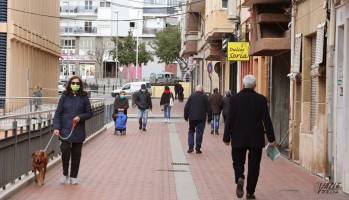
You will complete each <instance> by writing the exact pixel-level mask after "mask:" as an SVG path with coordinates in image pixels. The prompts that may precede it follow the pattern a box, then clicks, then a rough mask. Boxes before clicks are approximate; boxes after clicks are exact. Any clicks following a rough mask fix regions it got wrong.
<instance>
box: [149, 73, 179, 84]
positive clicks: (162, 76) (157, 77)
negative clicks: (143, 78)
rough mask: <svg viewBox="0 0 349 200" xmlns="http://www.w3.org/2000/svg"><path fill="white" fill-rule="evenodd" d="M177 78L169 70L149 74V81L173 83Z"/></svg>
mask: <svg viewBox="0 0 349 200" xmlns="http://www.w3.org/2000/svg"><path fill="white" fill-rule="evenodd" d="M176 79H177V77H176V75H174V74H173V73H171V72H160V73H151V74H150V79H149V82H150V83H174V81H175V80H176Z"/></svg>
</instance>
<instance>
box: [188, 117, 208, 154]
mask: <svg viewBox="0 0 349 200" xmlns="http://www.w3.org/2000/svg"><path fill="white" fill-rule="evenodd" d="M204 129H205V121H200V120H189V132H188V145H189V149H194V133H195V132H196V147H195V149H196V150H197V151H198V150H200V149H201V143H202V137H203V134H204Z"/></svg>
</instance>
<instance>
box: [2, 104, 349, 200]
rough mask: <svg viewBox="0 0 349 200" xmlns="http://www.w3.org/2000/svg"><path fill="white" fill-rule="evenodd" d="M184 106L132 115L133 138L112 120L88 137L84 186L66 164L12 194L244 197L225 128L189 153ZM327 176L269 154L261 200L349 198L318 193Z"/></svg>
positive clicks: (31, 199)
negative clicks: (63, 179)
mask: <svg viewBox="0 0 349 200" xmlns="http://www.w3.org/2000/svg"><path fill="white" fill-rule="evenodd" d="M154 104H155V105H157V104H158V100H154ZM183 105H184V103H177V102H176V104H175V107H174V109H173V115H174V116H178V118H176V119H173V120H172V121H171V123H170V124H167V123H163V122H162V119H158V118H156V117H158V116H161V111H160V109H159V108H158V107H156V108H154V109H153V117H154V118H151V119H149V122H148V126H147V131H146V132H143V131H139V130H138V124H137V121H136V120H134V119H130V120H129V122H128V124H127V134H126V135H125V136H119V135H114V134H113V132H114V131H113V126H110V127H109V128H108V129H107V130H106V131H105V132H103V133H101V134H100V135H99V136H97V137H95V138H94V139H93V140H91V141H90V142H89V143H87V144H86V145H85V146H84V147H83V155H82V162H81V166H80V172H79V176H78V179H79V184H78V185H70V184H66V185H60V184H59V183H58V179H59V177H60V176H61V173H62V167H61V165H60V164H59V165H57V166H55V167H53V168H52V169H50V170H49V171H48V173H47V176H46V182H45V185H44V186H43V187H38V186H36V185H35V184H34V183H33V182H31V183H30V184H29V185H28V186H27V187H25V188H23V189H21V190H20V191H19V192H17V193H16V194H15V195H14V196H13V197H12V198H11V199H13V200H16V199H25V200H41V199H50V200H54V199H57V200H58V199H59V200H69V199H71V200H77V199H84V200H95V199H96V200H97V199H98V200H109V199H116V200H133V199H135V200H136V199H137V200H139V199H144V200H162V199H164V200H170V199H171V200H176V199H179V200H181V199H185V200H195V199H200V200H227V199H237V197H236V195H235V188H236V185H235V183H234V181H233V180H234V178H233V169H232V162H231V156H230V151H231V149H230V147H227V146H225V145H224V144H223V142H222V134H220V135H211V134H210V133H209V132H210V130H209V126H206V129H205V134H204V139H203V146H202V151H203V154H201V155H198V154H195V152H194V153H192V154H187V153H186V151H187V148H188V147H187V130H188V124H187V123H186V122H185V121H184V120H183V119H182V115H183V114H182V113H183ZM154 107H155V106H154ZM135 113H136V109H135V108H130V110H129V114H130V116H132V115H134V114H135ZM221 132H222V131H221ZM186 164H189V165H186ZM319 182H323V181H322V179H320V178H318V177H317V176H314V175H312V174H311V173H309V172H308V171H306V170H304V169H303V168H301V167H299V166H298V165H296V164H294V163H292V162H290V161H288V160H287V159H285V158H283V157H279V158H278V159H277V160H275V161H270V160H269V159H268V158H267V157H266V155H265V154H263V158H262V164H261V173H260V177H259V182H258V185H257V190H256V193H255V194H256V196H257V199H266V200H274V199H275V200H279V199H282V200H288V199H292V200H293V199H300V200H302V199H304V200H305V199H306V200H312V199H314V200H315V199H321V200H325V199H331V200H332V199H336V200H337V199H338V200H344V199H349V196H348V195H346V194H344V193H342V192H341V191H339V193H338V194H317V193H316V192H315V191H314V186H315V185H316V184H317V183H319ZM0 194H1V192H0ZM244 199H245V197H244Z"/></svg>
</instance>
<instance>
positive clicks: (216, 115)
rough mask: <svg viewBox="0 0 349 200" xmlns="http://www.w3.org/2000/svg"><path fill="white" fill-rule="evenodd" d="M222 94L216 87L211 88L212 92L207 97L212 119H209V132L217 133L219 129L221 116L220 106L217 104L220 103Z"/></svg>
mask: <svg viewBox="0 0 349 200" xmlns="http://www.w3.org/2000/svg"><path fill="white" fill-rule="evenodd" d="M222 99H223V96H222V95H221V94H219V93H218V88H214V89H213V94H212V95H211V96H210V97H209V101H210V104H211V108H212V120H211V134H213V132H214V133H216V134H217V135H218V134H219V133H218V129H219V119H220V116H221V111H222V110H221V108H220V106H219V104H220V103H221V101H222Z"/></svg>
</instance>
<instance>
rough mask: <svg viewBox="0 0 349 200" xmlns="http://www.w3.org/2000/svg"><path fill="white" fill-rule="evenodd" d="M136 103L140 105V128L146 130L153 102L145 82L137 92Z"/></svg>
mask: <svg viewBox="0 0 349 200" xmlns="http://www.w3.org/2000/svg"><path fill="white" fill-rule="evenodd" d="M135 103H136V105H137V106H138V121H139V130H141V129H142V130H143V131H146V129H145V128H146V127H147V119H148V113H149V111H151V109H152V108H153V104H152V102H151V97H150V93H149V92H148V90H147V88H146V86H145V84H142V85H141V89H140V90H139V92H137V93H136V97H135ZM142 119H143V120H142Z"/></svg>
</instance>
